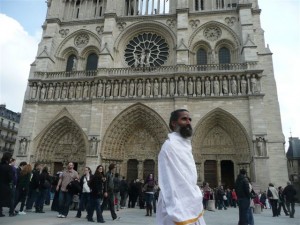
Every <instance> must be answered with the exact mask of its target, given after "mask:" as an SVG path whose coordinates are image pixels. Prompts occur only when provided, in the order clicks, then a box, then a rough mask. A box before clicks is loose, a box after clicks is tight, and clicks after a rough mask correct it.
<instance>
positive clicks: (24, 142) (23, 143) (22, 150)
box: [19, 138, 27, 155]
mask: <svg viewBox="0 0 300 225" xmlns="http://www.w3.org/2000/svg"><path fill="white" fill-rule="evenodd" d="M26 151H27V140H26V138H23V139H22V140H21V141H20V150H19V153H20V154H21V155H25V154H26Z"/></svg>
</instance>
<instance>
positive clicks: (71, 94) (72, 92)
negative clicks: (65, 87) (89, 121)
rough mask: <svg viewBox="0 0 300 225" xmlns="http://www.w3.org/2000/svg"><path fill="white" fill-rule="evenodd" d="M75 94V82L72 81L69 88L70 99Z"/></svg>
mask: <svg viewBox="0 0 300 225" xmlns="http://www.w3.org/2000/svg"><path fill="white" fill-rule="evenodd" d="M74 95H75V88H74V85H73V83H71V84H70V88H69V98H70V99H72V98H74Z"/></svg>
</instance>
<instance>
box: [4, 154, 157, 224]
mask: <svg viewBox="0 0 300 225" xmlns="http://www.w3.org/2000/svg"><path fill="white" fill-rule="evenodd" d="M15 163H16V161H15V159H13V158H11V154H10V153H4V155H3V157H2V159H1V164H0V217H3V216H5V215H4V214H3V207H7V208H9V216H10V217H13V216H16V215H26V213H27V212H35V213H45V211H44V205H50V203H51V201H50V200H53V201H52V204H51V210H52V211H57V212H58V215H57V217H58V218H66V217H67V216H68V214H69V210H70V209H73V210H77V213H76V217H77V218H81V217H82V212H83V211H86V212H87V213H86V216H85V217H84V218H86V219H87V220H88V221H90V222H94V219H93V215H94V213H95V214H96V220H97V222H99V223H104V222H105V220H104V218H103V215H102V213H103V210H110V213H111V217H112V219H113V220H117V219H118V218H120V217H118V216H117V213H116V212H117V211H119V210H121V209H124V208H127V207H128V208H135V207H136V206H138V207H139V208H140V209H145V211H146V214H145V216H152V214H153V213H156V202H157V200H158V195H159V187H158V184H157V181H155V179H154V176H153V174H152V173H151V174H149V175H148V177H147V179H146V180H145V181H144V180H139V179H134V180H132V181H131V182H130V183H128V182H127V180H126V178H125V177H122V178H120V175H119V174H118V173H116V172H115V164H113V163H112V164H110V165H109V168H108V171H107V172H105V171H104V167H103V166H102V165H99V166H97V168H96V171H95V172H94V173H92V171H91V169H90V168H89V167H85V168H84V172H83V175H82V176H81V177H79V174H78V172H77V171H76V170H74V164H73V163H72V162H70V163H68V165H67V168H66V170H65V171H60V172H58V173H57V174H55V175H54V176H51V175H50V172H49V171H48V168H47V167H43V166H42V164H40V163H35V164H34V168H32V166H31V165H30V164H28V163H26V162H25V161H24V162H21V163H19V165H18V166H16V165H15Z"/></svg>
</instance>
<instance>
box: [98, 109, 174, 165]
mask: <svg viewBox="0 0 300 225" xmlns="http://www.w3.org/2000/svg"><path fill="white" fill-rule="evenodd" d="M168 132H169V129H168V126H167V124H166V123H165V121H164V120H163V119H162V118H161V116H160V115H159V114H158V113H157V112H155V111H154V110H153V109H151V108H149V107H148V106H145V105H143V104H141V103H136V104H134V105H132V106H130V107H129V108H127V109H125V110H124V111H123V112H121V113H120V114H119V115H118V116H117V117H116V118H115V119H114V120H113V121H112V122H111V124H110V126H109V128H108V130H107V132H106V134H105V136H104V139H103V143H102V148H101V149H102V153H101V157H102V158H105V159H118V160H124V158H125V155H126V157H132V156H137V155H136V154H140V153H141V154H144V155H147V154H149V155H148V156H150V154H151V152H150V151H149V152H144V153H142V151H143V150H145V151H146V150H147V149H148V147H150V145H151V148H153V149H148V150H153V152H155V153H154V154H155V156H154V155H153V156H151V158H153V159H154V158H155V157H157V155H158V151H159V149H160V147H161V145H162V143H163V142H164V141H165V139H166V137H167V134H168ZM146 142H147V143H146ZM142 143H144V146H140V147H141V148H140V149H126V148H129V146H128V144H129V145H130V146H132V145H134V146H137V145H141V144H142ZM148 143H150V144H149V146H147V144H148ZM125 153H126V154H125ZM135 158H136V157H135Z"/></svg>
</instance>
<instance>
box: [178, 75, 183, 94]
mask: <svg viewBox="0 0 300 225" xmlns="http://www.w3.org/2000/svg"><path fill="white" fill-rule="evenodd" d="M178 94H179V95H184V82H183V80H182V78H181V77H180V78H179V81H178Z"/></svg>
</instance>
